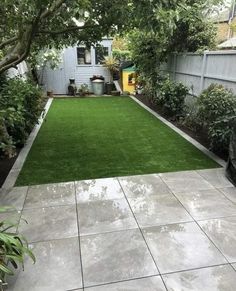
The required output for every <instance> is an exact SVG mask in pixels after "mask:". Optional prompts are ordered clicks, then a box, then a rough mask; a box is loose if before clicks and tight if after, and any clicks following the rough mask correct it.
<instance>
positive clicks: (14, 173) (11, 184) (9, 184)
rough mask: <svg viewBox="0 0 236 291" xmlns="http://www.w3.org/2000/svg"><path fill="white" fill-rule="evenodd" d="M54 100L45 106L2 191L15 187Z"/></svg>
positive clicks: (49, 100) (50, 99) (50, 100)
mask: <svg viewBox="0 0 236 291" xmlns="http://www.w3.org/2000/svg"><path fill="white" fill-rule="evenodd" d="M52 101H53V98H49V99H48V102H47V104H46V105H45V108H44V111H43V113H42V114H41V116H40V118H39V121H38V124H36V126H35V127H34V129H33V130H32V132H31V134H30V135H29V137H28V139H27V142H26V144H25V146H24V147H23V148H22V149H21V151H20V153H19V155H18V157H17V159H16V161H15V163H14V165H13V167H12V168H11V171H10V172H9V174H8V176H7V178H6V180H5V182H4V183H3V185H2V187H1V188H2V189H6V190H8V189H10V188H12V187H14V185H15V182H16V180H17V177H18V175H19V174H20V171H21V169H22V167H23V165H24V162H25V160H26V157H27V155H28V153H29V151H30V149H31V147H32V145H33V142H34V140H35V138H36V136H37V134H38V132H39V130H40V128H41V126H42V124H43V121H44V118H45V116H46V115H47V113H48V110H49V108H50V106H51V104H52Z"/></svg>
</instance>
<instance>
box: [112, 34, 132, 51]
mask: <svg viewBox="0 0 236 291" xmlns="http://www.w3.org/2000/svg"><path fill="white" fill-rule="evenodd" d="M112 48H113V50H115V51H116V50H118V51H127V50H128V40H127V36H118V35H116V36H115V37H114V39H113V41H112Z"/></svg>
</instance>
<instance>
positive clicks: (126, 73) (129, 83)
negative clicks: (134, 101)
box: [122, 66, 136, 93]
mask: <svg viewBox="0 0 236 291" xmlns="http://www.w3.org/2000/svg"><path fill="white" fill-rule="evenodd" d="M122 85H123V91H127V92H130V93H134V92H135V85H136V68H135V66H132V67H128V68H125V69H123V70H122Z"/></svg>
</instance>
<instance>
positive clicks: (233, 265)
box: [231, 263, 236, 271]
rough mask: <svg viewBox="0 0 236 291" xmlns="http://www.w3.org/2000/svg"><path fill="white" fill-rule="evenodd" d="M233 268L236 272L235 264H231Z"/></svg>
mask: <svg viewBox="0 0 236 291" xmlns="http://www.w3.org/2000/svg"><path fill="white" fill-rule="evenodd" d="M231 266H232V267H233V268H234V270H235V271H236V263H235V264H231Z"/></svg>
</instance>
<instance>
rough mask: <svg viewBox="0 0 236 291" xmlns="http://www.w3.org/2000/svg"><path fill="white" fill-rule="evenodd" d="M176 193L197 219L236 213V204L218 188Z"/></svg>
mask: <svg viewBox="0 0 236 291" xmlns="http://www.w3.org/2000/svg"><path fill="white" fill-rule="evenodd" d="M175 195H176V197H177V198H178V199H179V200H180V202H181V203H182V204H183V205H184V207H185V208H186V209H187V210H188V211H189V212H190V214H191V215H192V216H193V217H194V218H195V219H197V220H201V219H208V218H219V217H225V216H232V215H236V205H235V204H234V203H232V202H231V201H230V200H228V199H227V198H226V197H225V196H224V195H223V194H222V193H221V192H220V191H218V190H216V189H210V190H202V191H194V192H185V193H183V192H182V193H175Z"/></svg>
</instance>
